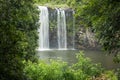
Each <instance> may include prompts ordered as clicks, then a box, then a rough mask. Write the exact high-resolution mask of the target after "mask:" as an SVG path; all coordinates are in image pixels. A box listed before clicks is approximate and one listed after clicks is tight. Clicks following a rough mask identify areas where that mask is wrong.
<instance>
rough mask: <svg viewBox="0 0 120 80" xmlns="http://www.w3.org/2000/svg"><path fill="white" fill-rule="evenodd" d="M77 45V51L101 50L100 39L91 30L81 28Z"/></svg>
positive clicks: (76, 37) (76, 41)
mask: <svg viewBox="0 0 120 80" xmlns="http://www.w3.org/2000/svg"><path fill="white" fill-rule="evenodd" d="M75 44H76V46H75V47H76V48H77V49H100V45H99V43H98V39H96V38H95V34H94V33H93V32H92V30H91V29H90V28H80V30H79V31H78V32H76V36H75Z"/></svg>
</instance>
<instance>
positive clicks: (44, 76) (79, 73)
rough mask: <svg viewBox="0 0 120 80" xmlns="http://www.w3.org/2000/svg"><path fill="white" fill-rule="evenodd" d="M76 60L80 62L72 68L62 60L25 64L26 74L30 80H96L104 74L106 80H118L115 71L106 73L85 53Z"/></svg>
mask: <svg viewBox="0 0 120 80" xmlns="http://www.w3.org/2000/svg"><path fill="white" fill-rule="evenodd" d="M76 58H77V59H78V62H77V63H76V64H73V65H72V66H68V64H67V63H65V62H63V61H61V60H57V61H55V60H50V63H46V62H44V61H39V62H38V63H32V62H31V61H28V62H24V63H25V65H26V67H25V69H24V73H25V75H26V76H27V77H28V80H96V79H97V78H99V77H100V76H101V75H103V74H104V76H105V77H106V80H107V79H111V80H117V77H116V76H115V75H114V73H113V71H108V72H105V70H104V69H103V68H102V67H101V65H100V64H93V63H92V61H91V60H90V59H89V58H86V57H85V56H84V54H83V52H80V53H79V54H77V56H76Z"/></svg>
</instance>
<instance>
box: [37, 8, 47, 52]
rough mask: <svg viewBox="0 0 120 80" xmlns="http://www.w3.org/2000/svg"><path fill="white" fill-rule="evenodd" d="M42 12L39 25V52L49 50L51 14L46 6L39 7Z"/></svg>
mask: <svg viewBox="0 0 120 80" xmlns="http://www.w3.org/2000/svg"><path fill="white" fill-rule="evenodd" d="M38 8H39V10H40V15H39V23H40V28H39V29H38V32H39V41H38V43H39V48H38V50H46V49H49V13H48V8H47V7H44V6H38Z"/></svg>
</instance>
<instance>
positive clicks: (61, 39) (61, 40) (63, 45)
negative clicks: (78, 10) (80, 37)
mask: <svg viewBox="0 0 120 80" xmlns="http://www.w3.org/2000/svg"><path fill="white" fill-rule="evenodd" d="M57 28H58V29H57V30H58V31H57V37H58V49H60V50H61V49H62V50H63V49H65V50H66V49H67V30H66V16H65V11H64V10H61V9H57Z"/></svg>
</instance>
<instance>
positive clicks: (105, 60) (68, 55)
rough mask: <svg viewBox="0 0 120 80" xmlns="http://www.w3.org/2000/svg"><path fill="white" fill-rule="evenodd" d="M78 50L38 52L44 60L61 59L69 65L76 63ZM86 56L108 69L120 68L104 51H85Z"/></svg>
mask: <svg viewBox="0 0 120 80" xmlns="http://www.w3.org/2000/svg"><path fill="white" fill-rule="evenodd" d="M78 52H79V51H78V50H48V51H37V53H38V57H39V58H40V59H42V60H46V61H49V59H54V60H56V59H58V58H59V59H61V60H63V61H65V62H68V64H69V65H71V64H73V63H76V62H77V59H76V54H77V53H78ZM84 52H85V56H86V57H89V58H91V59H92V61H93V62H94V63H101V64H102V66H103V67H105V68H106V69H115V68H118V67H120V64H115V63H114V62H113V60H112V59H113V56H112V55H105V54H104V53H103V52H102V51H97V50H96V51H95V50H94V51H93V50H88V51H84Z"/></svg>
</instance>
